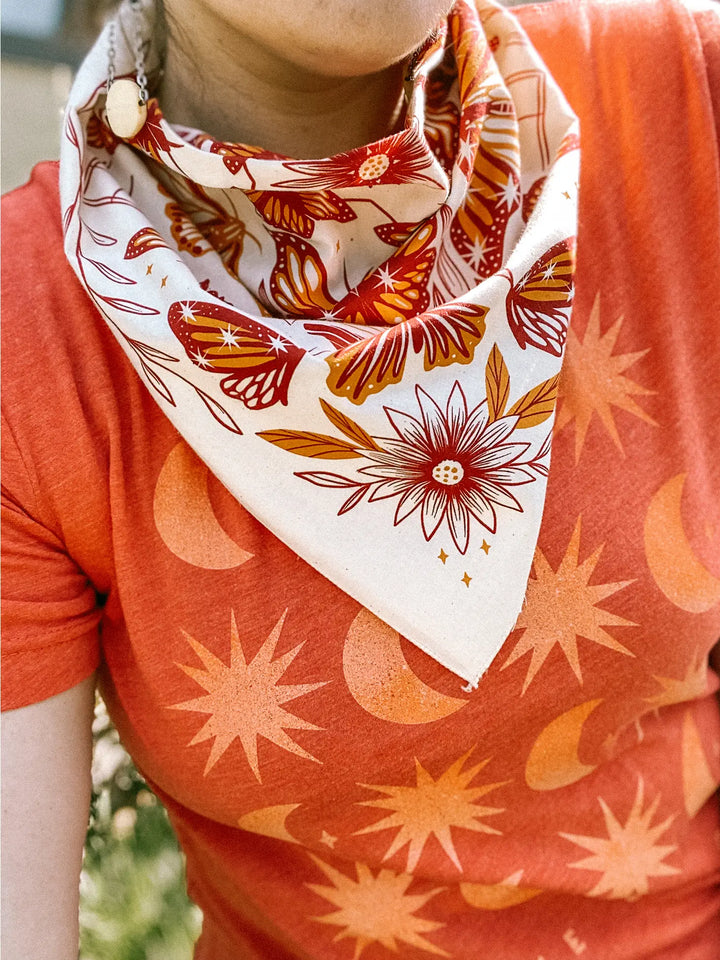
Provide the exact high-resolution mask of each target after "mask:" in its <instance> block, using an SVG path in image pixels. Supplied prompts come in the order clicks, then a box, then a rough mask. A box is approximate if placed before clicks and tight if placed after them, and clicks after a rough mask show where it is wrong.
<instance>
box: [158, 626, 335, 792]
mask: <svg viewBox="0 0 720 960" xmlns="http://www.w3.org/2000/svg"><path fill="white" fill-rule="evenodd" d="M284 620H285V614H283V616H282V617H281V618H280V620H279V621H278V622H277V624H276V625H275V627H274V629H273V631H272V633H271V634H270V636H269V637H268V638H267V640H266V641H265V642H264V643H263V645H262V647H261V648H260V650H258V652H257V654H256V655H255V656H254V657H253V659H252V660H251V661H250V662H249V663H248V662H247V661H246V659H245V655H244V653H243V649H242V645H241V643H240V638H239V636H238V632H237V625H236V623H235V615H234V614H231V617H230V664H229V665H227V664H225V663H223V661H222V660H220V659H218V657H216V656H215V655H214V654H213V653H211V652H210V650H208V649H207V648H206V647H204V646H203V645H202V644H201V643H198V642H197V640H194V639H193V638H192V637H191V636H190V635H189V634H187V633H185V638H186V639H187V641H188V643H189V644H190V646H191V647H192V648H193V650H194V651H195V653H196V654H197V655H198V657H199V659H200V660H201V661H202V662H203V664H204V669H203V668H200V667H191V666H186V665H185V664H181V663H179V664H177V666H179V667H180V669H181V670H183V671H184V672H185V673H186V674H187V675H188V676H189V677H191V678H192V679H193V680H194V681H195V682H196V683H198V684H199V685H200V686H201V687H202V688H203V689H204V690H206V691H207V694H206V695H205V696H202V697H196V698H195V699H193V700H186V701H184V702H183V703H176V704H173V705H172V707H171V708H170V709H172V710H191V711H196V712H198V713H209V714H210V718H209V719H208V720H207V722H206V723H205V725H204V726H203V727H202V728H201V729H200V730H199V731H198V733H197V734H196V735H195V736H194V737H193V739H192V740H191V741H190V743H189V744H188V746H193V745H194V744H196V743H202V742H203V741H204V740H208V739H210V738H211V737H214V738H215V739H214V742H213V745H212V749H211V751H210V756H209V757H208V761H207V764H206V766H205V775H206V776H207V774H208V773H209V772H210V770H211V769H212V768H213V767H214V766H215V764H216V763H217V762H218V760H219V759H220V757H221V756H222V755H223V754H224V753H225V751H226V750H227V749H228V747H229V746H230V744H231V743H232V742H233V740H236V739H237V740H239V741H240V743H241V744H242V747H243V750H244V751H245V755H246V757H247V760H248V763H249V764H250V767H251V769H252V771H253V773H254V774H255V776H256V778H257V779H258V781H260V780H261V777H260V768H259V765H258V752H257V741H258V737H260V736H262V737H265V739H267V740H270V741H271V742H272V743H274V744H276V745H277V746H278V747H282V749H283V750H289V751H290V752H291V753H294V754H296V755H297V756H298V757H304V758H305V759H306V760H314V761H315V762H316V763H319V762H320V761H318V760H317V759H316V758H315V757H313V756H312V755H311V754H309V753H308V752H307V750H304V749H303V748H302V747H301V746H299V745H298V744H297V743H296V742H295V741H294V740H292V739H291V738H290V737H289V736H288V735H287V734H286V733H285V729H284V728H289V729H294V730H320V729H321V728H320V727H317V726H316V725H315V724H314V723H310V722H309V721H307V720H302V719H300V717H296V716H295V715H294V714H292V713H289V712H288V711H287V710H285V709H283V707H282V704H283V703H287V702H288V701H289V700H295V699H297V698H298V697H302V696H304V695H305V694H306V693H310V692H311V691H312V690H316V689H317V688H318V687H322V686H324V685H325V682H326V681H321V682H320V683H299V684H282V685H280V684H278V680H279V679H280V678H281V677H282V675H283V674H284V673H285V671H286V670H287V668H288V667H289V666H290V664H291V663H292V662H293V660H294V659H295V657H296V656H297V655H298V653H299V652H300V650H301V649H302V647H303V646H304V643H300V644H298V645H297V646H296V647H293V649H292V650H288V652H287V653H284V654H283V655H282V656H281V657H278V659H277V660H273V659H272V657H273V654H274V652H275V647H276V646H277V643H278V640H279V638H280V631H281V630H282V626H283V622H284Z"/></svg>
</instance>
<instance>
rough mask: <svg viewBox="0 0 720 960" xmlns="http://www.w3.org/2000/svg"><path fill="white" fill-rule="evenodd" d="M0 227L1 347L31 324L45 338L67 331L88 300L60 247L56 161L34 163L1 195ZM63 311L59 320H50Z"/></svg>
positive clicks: (87, 306) (22, 334) (19, 336)
mask: <svg viewBox="0 0 720 960" xmlns="http://www.w3.org/2000/svg"><path fill="white" fill-rule="evenodd" d="M2 228H3V229H2V301H3V324H2V328H3V346H4V347H5V349H12V347H13V345H14V344H15V343H16V342H17V340H18V339H20V340H24V339H25V338H26V336H27V334H28V333H29V332H30V330H32V329H34V331H35V334H37V333H39V332H41V333H42V335H43V340H45V339H46V338H47V337H50V336H51V335H52V334H53V332H55V333H56V334H59V335H65V334H67V333H68V331H69V328H70V327H71V326H72V324H73V322H74V320H75V318H78V319H79V318H80V316H82V315H84V314H87V312H88V310H89V309H90V308H91V305H90V304H89V303H88V302H87V298H86V297H85V294H84V293H83V291H82V289H81V287H80V284H79V283H78V281H77V278H76V277H75V275H74V273H73V271H72V269H71V267H70V265H69V264H68V262H67V259H66V257H65V253H64V250H63V231H62V215H61V210H60V197H59V190H58V164H57V162H47V163H41V164H38V166H36V167H35V168H34V169H33V171H32V173H31V175H30V179H29V180H28V182H27V183H25V184H24V185H23V186H21V187H18V188H17V189H15V190H13V191H11V192H10V193H7V194H5V195H4V196H3V198H2ZM71 304H72V305H73V307H75V309H73V310H72V311H71V315H70V316H68V315H67V313H68V310H67V308H68V307H69V306H70V305H71ZM78 307H80V309H79V310H78ZM61 315H62V317H63V320H64V322H63V323H62V324H58V325H57V326H56V325H55V324H53V323H52V322H50V321H51V319H52V318H53V317H58V318H59V317H60V316H61Z"/></svg>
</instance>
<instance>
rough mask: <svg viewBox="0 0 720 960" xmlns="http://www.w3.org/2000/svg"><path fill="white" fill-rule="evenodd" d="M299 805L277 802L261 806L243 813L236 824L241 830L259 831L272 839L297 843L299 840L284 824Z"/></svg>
mask: <svg viewBox="0 0 720 960" xmlns="http://www.w3.org/2000/svg"><path fill="white" fill-rule="evenodd" d="M299 806H300V804H299V803H279V804H276V805H275V806H273V807H261V808H260V809H259V810H251V811H250V813H245V814H243V816H242V817H240V819H239V820H238V826H239V827H240V829H241V830H249V831H250V833H259V834H260V835H261V836H263V837H271V838H272V839H273V840H285V841H286V842H287V843H298V842H299V841H298V840H296V839H295V837H294V836H293V835H292V834H291V833H290V831H289V830H288V828H287V827H286V826H285V820H286V819H287V817H288V816H289V815H290V814H291V813H292V812H293V810H296V809H297V808H298V807H299Z"/></svg>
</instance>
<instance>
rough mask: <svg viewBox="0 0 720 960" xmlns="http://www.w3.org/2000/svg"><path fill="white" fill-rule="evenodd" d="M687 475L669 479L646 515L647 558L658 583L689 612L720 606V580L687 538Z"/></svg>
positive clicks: (651, 502) (698, 611)
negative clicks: (682, 503) (684, 501)
mask: <svg viewBox="0 0 720 960" xmlns="http://www.w3.org/2000/svg"><path fill="white" fill-rule="evenodd" d="M685 477H686V474H684V473H679V474H678V475H677V476H676V477H673V478H672V479H671V480H668V481H667V483H665V484H663V486H662V487H660V489H659V490H658V491H657V493H656V494H655V495H654V496H653V498H652V499H651V500H650V504H649V506H648V510H647V514H646V516H645V556H646V557H647V562H648V567H649V568H650V572H651V573H652V575H653V579H654V580H655V583H656V584H657V585H658V587H659V588H660V590H662V592H663V593H664V594H665V596H666V597H667V598H668V600H669V601H670V602H671V603H673V604H674V605H675V606H676V607H680V609H681V610H687V611H688V613H705V611H706V610H710V609H711V607H714V606H715V604H716V603H720V580H718V578H717V577H714V576H713V575H712V574H711V573H710V571H709V570H707V569H706V568H705V567H704V566H703V565H702V564H701V563H700V561H699V560H698V558H697V557H696V556H695V554H694V553H693V550H692V547H691V546H690V542H689V541H688V538H687V536H686V535H685V530H684V529H683V525H682V517H681V513H680V501H681V498H682V491H683V486H684V484H685Z"/></svg>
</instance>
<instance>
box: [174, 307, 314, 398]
mask: <svg viewBox="0 0 720 960" xmlns="http://www.w3.org/2000/svg"><path fill="white" fill-rule="evenodd" d="M168 323H169V325H170V329H171V330H172V331H173V333H174V334H175V336H176V337H177V338H178V340H179V341H180V343H181V344H182V345H183V347H184V348H185V352H186V354H187V356H188V357H189V358H190V360H192V362H193V363H194V364H196V365H197V366H199V367H201V368H202V369H204V370H208V371H212V372H214V373H219V374H224V375H225V376H224V377H223V379H222V380H221V381H220V387H221V389H222V391H223V392H224V393H225V394H227V396H229V397H232V398H233V399H235V400H240V402H241V403H243V404H244V405H245V406H246V407H248V408H249V409H250V410H263V409H265V408H266V407H271V406H273V405H274V404H276V403H281V404H283V405H285V406H286V405H287V402H288V388H289V386H290V381H291V380H292V376H293V374H294V372H295V370H296V368H297V366H298V364H299V363H300V361H301V359H302V358H303V356H304V355H305V350H303V349H301V348H300V347H296V346H295V345H294V344H293V343H292V342H291V341H290V340H288V339H286V338H285V337H283V336H281V335H280V334H278V333H276V332H275V331H274V330H272V329H270V328H269V327H266V326H264V325H263V324H261V323H258V322H257V321H256V320H253V319H252V317H248V316H246V315H245V314H243V313H241V312H240V311H239V310H233V309H231V308H229V307H226V306H224V305H223V304H219V303H208V302H205V301H200V300H191V301H178V302H176V303H173V304H172V306H171V307H170V310H169V312H168Z"/></svg>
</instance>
